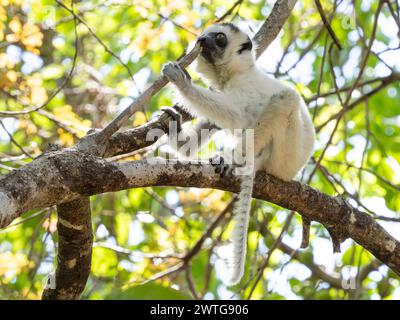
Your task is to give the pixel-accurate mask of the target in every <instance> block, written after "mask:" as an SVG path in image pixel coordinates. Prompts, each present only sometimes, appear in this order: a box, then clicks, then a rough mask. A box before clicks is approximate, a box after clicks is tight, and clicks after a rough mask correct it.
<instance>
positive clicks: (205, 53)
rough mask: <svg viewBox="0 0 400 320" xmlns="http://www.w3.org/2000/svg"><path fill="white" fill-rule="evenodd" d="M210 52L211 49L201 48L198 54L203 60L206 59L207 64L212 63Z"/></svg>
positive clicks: (212, 58)
mask: <svg viewBox="0 0 400 320" xmlns="http://www.w3.org/2000/svg"><path fill="white" fill-rule="evenodd" d="M212 51H213V49H211V48H208V47H202V48H201V52H200V54H201V56H202V57H203V58H204V59H206V60H207V61H208V62H211V63H213V62H214V57H213V54H212Z"/></svg>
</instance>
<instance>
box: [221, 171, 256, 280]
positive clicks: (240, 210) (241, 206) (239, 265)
mask: <svg viewBox="0 0 400 320" xmlns="http://www.w3.org/2000/svg"><path fill="white" fill-rule="evenodd" d="M253 182H254V173H251V174H246V175H243V176H242V177H241V186H240V193H239V197H238V200H237V201H236V203H235V206H234V209H233V214H234V217H233V219H234V220H233V221H234V227H233V231H232V235H231V241H232V245H233V251H232V252H231V255H230V257H229V259H228V261H227V263H228V268H229V280H228V283H227V284H228V285H234V284H237V283H238V282H239V281H240V279H241V278H242V277H243V273H244V265H245V261H246V249H247V229H248V226H249V217H250V205H251V197H252V193H253Z"/></svg>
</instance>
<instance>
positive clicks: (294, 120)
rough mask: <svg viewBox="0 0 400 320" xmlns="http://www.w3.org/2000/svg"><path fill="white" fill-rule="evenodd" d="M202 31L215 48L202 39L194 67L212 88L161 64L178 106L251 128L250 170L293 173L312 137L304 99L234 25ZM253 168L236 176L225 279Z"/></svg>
mask: <svg viewBox="0 0 400 320" xmlns="http://www.w3.org/2000/svg"><path fill="white" fill-rule="evenodd" d="M219 33H222V34H224V35H225V37H226V40H227V41H226V42H227V43H226V44H225V46H224V47H223V48H221V47H220V46H218V45H217V44H216V43H217V42H216V35H218V34H219ZM202 37H203V38H199V39H203V40H202V41H204V37H211V38H212V37H214V38H213V39H214V44H215V48H214V49H213V48H212V45H211V46H210V45H208V47H207V46H206V45H204V47H203V49H202V50H203V54H201V55H200V56H199V57H198V58H197V71H198V72H199V73H200V74H202V75H203V76H204V77H205V80H206V81H207V82H208V84H209V85H210V86H211V88H212V90H208V89H205V88H202V87H199V86H197V85H195V84H192V83H191V80H190V78H189V77H188V75H187V73H185V71H184V70H182V69H181V68H180V67H179V65H178V64H176V63H168V64H166V65H165V66H164V68H163V73H164V75H165V76H167V77H168V79H169V80H170V81H171V82H172V83H173V84H175V86H176V88H177V89H178V92H179V94H180V96H181V104H182V106H184V107H185V108H187V110H188V111H189V112H191V113H192V114H193V115H195V116H198V117H200V118H203V119H204V118H205V119H206V120H207V121H209V122H211V123H213V124H215V125H217V126H218V127H220V128H223V129H225V128H226V129H254V159H255V160H254V162H255V171H257V170H265V171H266V172H267V173H269V174H271V175H274V176H276V177H278V178H281V179H283V180H286V181H288V180H291V179H293V178H294V177H295V176H296V174H297V173H298V172H299V171H300V170H301V169H302V168H303V166H304V165H305V164H306V163H307V161H308V159H309V157H310V155H311V153H312V151H313V147H314V141H315V132H314V126H313V124H312V121H311V118H310V115H309V113H308V110H307V108H306V106H305V104H304V102H303V100H302V99H301V97H300V96H299V94H298V93H297V92H296V91H295V90H294V89H292V88H291V87H289V86H288V85H286V84H284V83H282V82H281V81H279V80H277V79H274V78H271V77H269V76H268V75H266V74H265V73H264V72H262V71H261V70H260V69H259V68H258V67H257V66H256V64H255V59H254V54H253V51H252V50H251V46H250V47H249V46H246V43H247V44H248V42H249V41H250V39H249V37H248V36H247V35H246V34H245V33H243V32H242V31H240V30H239V29H237V28H236V27H235V26H233V25H231V24H216V25H213V26H211V27H210V28H208V29H206V30H205V32H204V33H203V34H202ZM220 37H222V36H220ZM199 41H200V40H199ZM250 44H251V43H250ZM243 48H244V49H243ZM241 49H243V50H241ZM199 127H200V126H199ZM255 171H254V172H253V173H252V174H250V175H245V176H242V177H241V179H242V180H241V181H242V182H241V190H240V193H239V197H238V201H237V202H236V206H235V208H234V219H235V226H234V230H233V234H232V244H233V254H232V257H231V259H230V261H229V263H228V266H229V267H230V270H231V274H230V280H229V284H235V283H237V282H239V281H240V279H241V278H242V276H243V270H244V263H245V258H246V247H247V244H246V243H247V228H248V221H249V212H250V204H251V195H252V189H253V180H254V173H255Z"/></svg>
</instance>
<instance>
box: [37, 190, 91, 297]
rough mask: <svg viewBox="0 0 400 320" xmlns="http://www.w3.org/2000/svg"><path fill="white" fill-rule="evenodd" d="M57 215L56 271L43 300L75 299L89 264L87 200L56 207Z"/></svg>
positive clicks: (88, 272)
mask: <svg viewBox="0 0 400 320" xmlns="http://www.w3.org/2000/svg"><path fill="white" fill-rule="evenodd" d="M57 212H58V221H57V230H58V254H57V271H56V274H55V278H52V279H50V280H49V283H48V285H47V287H46V289H45V290H44V291H43V299H46V300H54V299H62V300H66V299H68V300H71V299H79V297H80V295H81V293H82V291H83V289H84V288H85V285H86V281H87V278H88V277H89V274H90V266H91V260H92V244H93V232H92V220H91V215H90V201H89V198H88V197H80V198H77V199H76V200H73V201H71V202H67V203H63V204H60V205H58V206H57Z"/></svg>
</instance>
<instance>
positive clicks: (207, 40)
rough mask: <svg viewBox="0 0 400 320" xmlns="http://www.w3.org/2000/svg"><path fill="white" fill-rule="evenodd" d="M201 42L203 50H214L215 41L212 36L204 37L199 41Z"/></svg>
mask: <svg viewBox="0 0 400 320" xmlns="http://www.w3.org/2000/svg"><path fill="white" fill-rule="evenodd" d="M197 41H198V42H200V46H201V47H203V48H212V47H214V41H213V39H212V38H211V37H210V36H207V35H203V36H200V37H199V38H198V39H197Z"/></svg>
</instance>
